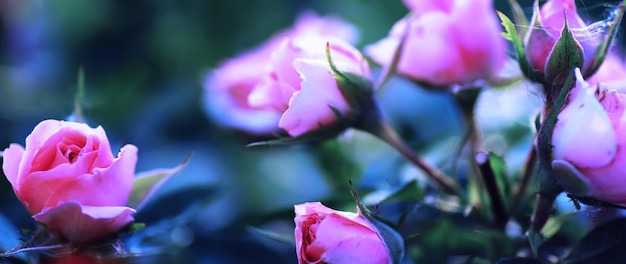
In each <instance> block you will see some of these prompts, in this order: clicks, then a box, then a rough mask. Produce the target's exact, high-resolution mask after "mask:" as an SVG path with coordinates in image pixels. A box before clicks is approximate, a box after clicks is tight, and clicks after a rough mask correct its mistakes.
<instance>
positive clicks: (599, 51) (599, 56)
mask: <svg viewBox="0 0 626 264" xmlns="http://www.w3.org/2000/svg"><path fill="white" fill-rule="evenodd" d="M625 4H626V1H624V2H622V3H620V5H619V7H618V10H617V13H616V15H615V18H613V20H612V21H611V22H610V26H609V30H608V31H607V32H606V34H604V38H602V41H601V42H600V45H598V48H596V51H595V54H594V58H595V59H594V61H593V65H592V66H591V68H590V69H589V70H588V71H587V72H585V73H584V76H583V77H585V78H587V77H589V76H591V75H593V74H595V73H596V71H598V69H599V68H600V66H601V65H602V62H604V59H605V58H606V56H607V54H608V53H609V48H610V47H611V44H612V43H613V40H614V39H615V35H616V33H617V29H618V28H619V25H620V23H621V21H622V18H623V17H624V11H626V8H625V7H624V5H625Z"/></svg>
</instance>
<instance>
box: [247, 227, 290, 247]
mask: <svg viewBox="0 0 626 264" xmlns="http://www.w3.org/2000/svg"><path fill="white" fill-rule="evenodd" d="M247 229H248V231H249V232H250V233H252V234H256V235H259V236H262V237H265V238H268V239H271V240H274V241H277V242H282V243H288V244H295V243H296V242H295V238H294V236H293V233H291V234H289V235H286V234H279V233H276V232H274V231H270V230H265V229H261V228H258V227H254V226H248V228H247Z"/></svg>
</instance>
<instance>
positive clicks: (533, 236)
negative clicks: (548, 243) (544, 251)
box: [526, 228, 543, 256]
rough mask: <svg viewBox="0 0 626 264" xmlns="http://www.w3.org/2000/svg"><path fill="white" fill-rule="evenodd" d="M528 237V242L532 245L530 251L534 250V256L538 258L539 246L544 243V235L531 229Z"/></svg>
mask: <svg viewBox="0 0 626 264" xmlns="http://www.w3.org/2000/svg"><path fill="white" fill-rule="evenodd" d="M526 236H528V242H529V243H530V249H531V250H532V252H533V255H534V256H537V253H538V252H539V246H541V243H543V235H541V232H538V231H535V230H534V229H532V228H531V229H530V230H529V231H528V234H526Z"/></svg>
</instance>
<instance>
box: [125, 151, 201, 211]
mask: <svg viewBox="0 0 626 264" xmlns="http://www.w3.org/2000/svg"><path fill="white" fill-rule="evenodd" d="M191 156H192V155H191V154H190V155H189V156H188V157H187V158H186V159H185V161H183V163H181V164H180V165H178V166H176V167H174V168H171V169H155V170H150V171H145V172H141V173H139V174H138V175H137V177H136V178H135V180H134V182H133V189H132V191H131V194H130V198H129V199H128V206H130V207H132V208H135V209H136V210H137V211H139V210H140V209H141V207H143V206H144V205H145V204H146V202H147V201H148V200H149V199H150V196H152V194H154V192H156V190H158V189H159V187H161V186H162V185H163V184H164V183H165V182H167V180H169V179H170V178H171V177H172V176H174V175H176V174H177V173H179V172H180V171H181V170H182V169H183V168H185V166H186V165H187V162H189V160H190V159H191Z"/></svg>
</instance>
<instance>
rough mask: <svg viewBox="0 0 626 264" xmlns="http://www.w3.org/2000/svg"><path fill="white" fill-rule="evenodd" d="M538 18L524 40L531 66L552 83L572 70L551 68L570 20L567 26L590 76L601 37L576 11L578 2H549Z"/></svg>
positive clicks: (583, 71)
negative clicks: (554, 55) (549, 67)
mask: <svg viewBox="0 0 626 264" xmlns="http://www.w3.org/2000/svg"><path fill="white" fill-rule="evenodd" d="M535 16H536V19H537V26H533V27H531V28H530V31H529V32H528V35H527V36H526V39H525V40H524V42H525V50H526V57H527V59H528V61H529V63H530V65H531V67H532V68H533V69H534V70H537V71H539V72H540V73H541V74H542V77H546V78H548V79H547V80H546V82H548V83H552V81H553V79H554V78H555V77H557V75H558V74H560V72H559V71H569V69H548V66H549V64H548V58H549V57H550V55H551V54H552V52H553V50H554V47H555V44H556V43H557V40H559V38H560V36H561V32H562V30H563V27H564V25H565V20H566V19H567V25H568V27H569V28H570V29H571V31H572V32H573V35H574V38H575V39H576V41H577V44H578V45H579V47H580V48H581V51H582V56H583V64H582V65H581V66H582V69H581V70H582V73H583V75H584V76H587V75H588V72H589V71H590V70H591V67H592V66H593V64H594V62H595V60H596V58H595V51H596V48H597V47H598V45H599V40H600V39H601V38H600V37H599V36H598V35H597V34H596V35H594V34H593V33H592V32H591V31H590V30H589V29H588V28H587V25H586V24H585V22H584V21H583V20H582V19H581V18H580V16H579V15H578V13H577V12H576V4H575V2H574V0H549V1H547V2H546V3H545V4H544V5H543V6H542V7H541V10H540V12H539V14H538V15H537V14H535ZM546 72H551V73H550V75H552V76H543V75H545V74H546Z"/></svg>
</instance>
